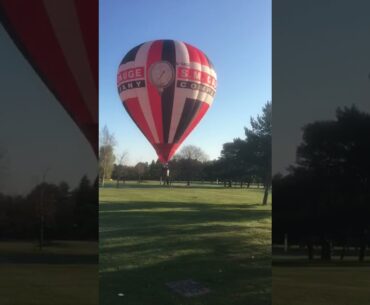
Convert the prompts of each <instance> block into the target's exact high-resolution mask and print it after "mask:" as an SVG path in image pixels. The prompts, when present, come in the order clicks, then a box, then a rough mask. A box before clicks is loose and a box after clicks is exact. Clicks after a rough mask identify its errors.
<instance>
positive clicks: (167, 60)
mask: <svg viewBox="0 0 370 305" xmlns="http://www.w3.org/2000/svg"><path fill="white" fill-rule="evenodd" d="M216 86H217V76H216V72H215V70H214V67H213V65H212V63H211V61H210V60H209V59H208V57H207V56H206V55H205V54H204V53H203V52H202V51H200V50H199V49H197V48H196V47H194V46H192V45H190V44H188V43H184V42H181V41H177V40H155V41H150V42H145V43H142V44H140V45H138V46H136V47H134V48H133V49H132V50H130V51H129V52H128V53H127V54H126V55H125V56H124V58H123V60H122V61H121V63H120V65H119V68H118V74H117V87H118V93H119V95H120V98H121V100H122V103H123V106H124V108H125V109H126V111H127V112H128V114H129V115H130V117H131V118H132V120H133V121H134V122H135V123H136V125H137V127H138V128H139V129H140V130H141V132H142V133H143V134H144V136H145V137H146V138H147V139H148V141H149V142H150V143H151V144H152V146H153V147H154V149H155V151H156V153H157V155H158V158H159V160H160V162H161V163H162V164H164V165H165V164H167V163H168V161H169V160H170V159H171V158H172V156H173V155H174V154H175V152H176V150H177V149H178V147H179V146H180V145H181V143H182V142H183V141H184V140H185V138H186V137H187V136H188V135H189V133H190V132H191V131H192V130H193V129H194V128H195V126H197V124H198V123H199V121H200V120H201V119H202V118H203V116H204V115H205V113H206V112H207V110H208V109H209V107H210V106H211V104H212V101H213V98H214V96H215V93H216Z"/></svg>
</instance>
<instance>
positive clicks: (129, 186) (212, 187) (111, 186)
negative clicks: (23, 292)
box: [100, 182, 263, 191]
mask: <svg viewBox="0 0 370 305" xmlns="http://www.w3.org/2000/svg"><path fill="white" fill-rule="evenodd" d="M100 188H104V189H205V190H226V189H229V190H233V189H246V190H247V188H246V186H243V188H240V187H239V186H233V187H231V188H229V187H224V186H223V185H221V184H218V185H217V184H214V185H212V184H201V183H199V184H197V183H194V184H190V185H189V186H188V185H186V183H184V184H181V183H174V184H172V185H170V186H167V185H160V184H159V183H158V184H152V183H150V184H149V183H148V184H147V183H145V182H144V183H133V184H131V183H127V184H126V183H125V184H120V186H119V187H118V188H117V186H116V185H115V184H107V185H105V186H103V187H100ZM249 189H253V190H261V191H262V190H263V189H262V188H256V187H252V188H249Z"/></svg>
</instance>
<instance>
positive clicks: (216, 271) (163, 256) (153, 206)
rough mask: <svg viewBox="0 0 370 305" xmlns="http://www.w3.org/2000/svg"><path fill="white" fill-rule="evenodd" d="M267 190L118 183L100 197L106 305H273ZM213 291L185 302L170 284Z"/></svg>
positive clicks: (107, 187) (102, 281)
mask: <svg viewBox="0 0 370 305" xmlns="http://www.w3.org/2000/svg"><path fill="white" fill-rule="evenodd" d="M262 196H263V190H262V189H255V188H254V189H246V188H243V189H240V188H223V187H222V186H217V185H210V184H209V185H206V184H196V185H193V186H190V187H186V186H185V185H178V184H177V185H172V186H171V187H164V186H159V184H158V182H152V183H149V182H147V183H140V184H138V183H126V184H125V185H124V186H122V185H121V188H116V187H115V183H111V184H106V185H105V187H104V188H101V189H100V262H99V263H100V304H106V305H108V304H109V305H114V304H127V305H144V304H145V305H146V304H158V305H176V304H178V305H180V304H182V305H187V304H194V305H195V304H199V305H200V304H212V305H217V304H228V305H236V304H240V305H245V304H253V305H261V304H264V305H265V304H266V305H267V304H271V205H270V204H269V205H267V206H263V205H261V201H262ZM188 279H191V280H193V281H196V282H198V283H200V284H201V285H203V286H204V287H206V288H208V289H209V290H210V292H209V293H208V294H205V295H202V296H194V297H184V296H181V295H179V294H176V293H175V292H173V291H171V290H170V289H169V288H168V287H167V286H166V283H168V282H174V281H181V280H188Z"/></svg>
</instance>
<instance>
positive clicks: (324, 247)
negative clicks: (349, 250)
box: [321, 239, 331, 261]
mask: <svg viewBox="0 0 370 305" xmlns="http://www.w3.org/2000/svg"><path fill="white" fill-rule="evenodd" d="M321 259H322V260H324V261H330V260H331V244H330V242H329V240H327V239H324V240H323V241H322V243H321Z"/></svg>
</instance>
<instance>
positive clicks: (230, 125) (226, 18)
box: [99, 0, 271, 164]
mask: <svg viewBox="0 0 370 305" xmlns="http://www.w3.org/2000/svg"><path fill="white" fill-rule="evenodd" d="M99 11H100V12H99V14H100V16H99V18H100V19H99V27H100V28H99V35H100V36H99V54H100V55H99V57H100V58H99V82H100V84H99V101H100V102H99V103H100V104H99V108H100V110H99V112H100V118H99V123H100V128H102V127H103V126H104V125H105V124H106V125H107V126H108V128H109V130H110V131H111V132H113V133H114V135H115V137H116V139H117V142H118V145H117V148H116V153H121V152H122V151H127V152H128V160H127V161H128V163H129V164H136V163H137V162H139V161H148V162H150V161H151V160H153V159H154V160H156V159H157V156H156V154H155V152H154V149H153V148H152V147H151V145H150V144H149V142H147V140H146V139H145V137H144V136H143V135H142V134H141V132H140V131H139V130H138V129H137V127H136V125H135V124H134V123H133V122H132V121H131V119H130V117H129V116H128V114H127V113H126V111H125V110H124V108H123V106H122V105H121V103H120V99H119V96H118V93H117V89H116V72H117V68H118V65H119V63H120V61H121V59H122V57H123V56H124V55H125V54H126V53H127V52H128V51H129V50H130V49H131V48H133V47H134V46H136V45H138V44H140V43H142V42H145V41H149V40H155V39H176V40H181V41H185V42H188V43H190V44H192V45H195V46H197V47H198V48H199V49H201V50H202V51H203V52H205V53H206V54H207V56H208V57H209V58H210V59H211V61H212V62H213V64H214V66H215V69H216V72H217V76H218V89H217V93H216V97H215V100H214V102H213V105H212V107H211V108H210V110H209V111H208V112H207V114H206V115H205V117H204V118H203V120H202V121H201V122H200V124H199V125H198V126H197V127H196V128H195V130H194V131H193V132H192V134H191V135H190V136H189V137H188V138H187V139H186V140H185V142H184V143H183V144H182V146H184V145H188V144H193V145H197V146H199V147H201V148H202V149H203V150H204V151H205V152H206V153H207V154H208V155H209V157H210V158H211V159H215V158H217V157H219V155H220V151H221V149H222V144H223V143H225V142H230V141H232V140H233V139H234V138H237V137H244V127H245V126H249V119H250V117H251V116H256V115H257V114H259V113H260V112H261V108H262V106H263V105H264V104H265V103H266V101H268V100H271V1H270V0H247V1H245V0H229V1H211V0H190V1H173V0H172V1H171V0H160V1H145V0H137V1H118V0H104V1H100V7H99ZM180 149H181V148H180Z"/></svg>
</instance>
